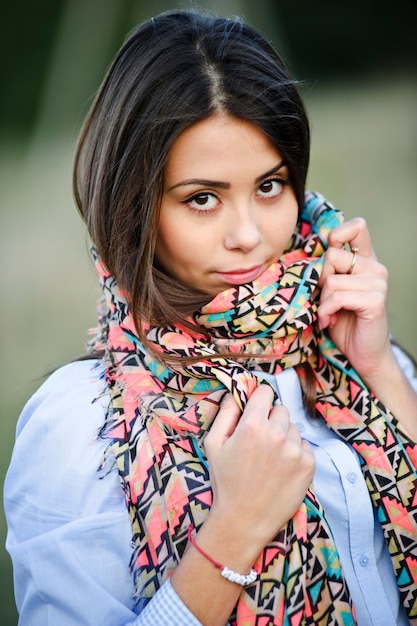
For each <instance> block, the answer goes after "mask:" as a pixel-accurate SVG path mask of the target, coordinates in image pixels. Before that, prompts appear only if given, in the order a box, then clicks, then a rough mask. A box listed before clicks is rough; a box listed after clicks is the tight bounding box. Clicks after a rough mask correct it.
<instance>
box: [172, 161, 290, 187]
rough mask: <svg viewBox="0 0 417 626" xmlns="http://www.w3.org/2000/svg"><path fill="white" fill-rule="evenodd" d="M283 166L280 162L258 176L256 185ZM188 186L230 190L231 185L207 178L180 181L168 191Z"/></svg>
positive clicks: (282, 162)
mask: <svg viewBox="0 0 417 626" xmlns="http://www.w3.org/2000/svg"><path fill="white" fill-rule="evenodd" d="M283 165H284V161H280V162H279V163H277V165H274V167H271V169H270V170H268V171H267V172H265V173H264V174H261V175H260V176H257V177H256V178H255V183H259V182H260V181H261V180H263V179H264V178H267V177H268V176H270V175H271V174H274V173H275V172H277V171H278V170H280V169H281V168H282V167H283ZM187 185H201V186H202V187H218V188H220V189H230V183H225V182H223V181H220V180H208V179H206V178H188V179H186V180H182V181H180V182H179V183H175V185H172V186H171V187H169V188H168V191H172V189H176V188H177V187H186V186H187Z"/></svg>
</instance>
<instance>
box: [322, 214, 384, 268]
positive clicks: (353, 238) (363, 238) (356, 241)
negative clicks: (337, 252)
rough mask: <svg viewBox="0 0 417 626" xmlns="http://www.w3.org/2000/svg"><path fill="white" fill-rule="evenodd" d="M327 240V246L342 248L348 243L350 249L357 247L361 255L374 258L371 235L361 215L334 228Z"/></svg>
mask: <svg viewBox="0 0 417 626" xmlns="http://www.w3.org/2000/svg"><path fill="white" fill-rule="evenodd" d="M328 242H329V248H330V247H334V248H339V249H342V248H344V247H345V246H346V244H349V247H350V249H352V248H357V249H358V250H359V253H360V255H361V256H363V257H373V258H375V252H374V249H373V247H372V240H371V235H370V233H369V230H368V226H367V224H366V221H365V220H364V219H363V218H362V217H355V218H354V219H352V220H348V221H347V222H344V223H343V224H341V225H340V226H337V227H336V228H334V229H333V230H332V231H331V232H330V234H329V238H328Z"/></svg>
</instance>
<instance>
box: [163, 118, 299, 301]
mask: <svg viewBox="0 0 417 626" xmlns="http://www.w3.org/2000/svg"><path fill="white" fill-rule="evenodd" d="M288 175H289V173H288V168H287V167H286V164H285V163H284V162H283V160H282V157H281V155H280V154H279V153H278V152H277V150H276V149H275V148H274V147H273V145H272V144H271V142H270V141H269V139H268V138H267V137H266V136H265V135H264V133H263V132H262V131H261V130H259V128H258V127H256V126H254V125H253V124H251V123H249V122H246V121H242V120H238V119H235V118H233V117H229V116H226V115H219V116H216V117H211V118H208V119H205V120H203V121H201V122H198V123H197V124H195V125H193V126H191V127H190V128H188V129H187V130H185V131H184V132H183V133H182V134H181V135H180V136H179V137H178V139H177V140H176V141H175V143H174V145H173V147H172V150H171V152H170V156H169V159H168V163H167V171H166V180H165V188H164V193H163V197H162V205H161V216H160V222H159V233H158V237H157V244H156V259H157V261H158V263H159V264H160V265H161V266H162V268H163V269H164V270H165V272H167V273H168V274H169V275H171V276H173V277H174V278H177V279H178V280H179V281H181V282H182V283H184V284H186V285H189V286H190V287H194V288H197V289H199V290H200V291H203V292H205V293H208V294H211V295H216V294H218V293H220V292H221V291H224V290H225V289H228V288H229V287H230V286H232V285H240V284H243V283H246V282H249V281H252V280H254V279H255V278H257V277H258V276H259V275H260V274H261V273H262V272H263V270H264V269H265V268H267V267H268V266H269V265H271V263H273V262H275V261H277V259H278V258H279V257H280V256H281V254H282V252H283V251H284V249H285V247H286V245H287V243H288V241H289V239H290V237H291V234H292V233H293V231H294V227H295V225H296V222H297V216H298V206H297V201H296V198H295V194H294V191H293V189H292V187H291V186H290V184H289V182H288Z"/></svg>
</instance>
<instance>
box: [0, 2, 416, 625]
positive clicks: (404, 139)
mask: <svg viewBox="0 0 417 626" xmlns="http://www.w3.org/2000/svg"><path fill="white" fill-rule="evenodd" d="M197 4H198V5H199V6H201V7H204V8H208V9H211V10H213V11H215V12H218V13H220V14H223V15H227V16H231V15H240V16H242V17H243V18H244V19H245V20H246V21H248V22H249V23H251V24H253V25H254V26H255V27H256V28H258V29H259V30H261V31H263V33H264V34H265V35H267V37H268V38H269V39H271V40H272V41H273V43H274V44H275V45H276V47H277V48H278V49H279V50H280V52H281V53H282V54H283V56H284V58H285V59H286V61H287V63H288V65H289V67H290V68H291V70H292V71H293V73H294V74H295V75H296V77H297V78H299V79H300V80H302V81H303V92H304V96H305V99H306V103H307V107H308V110H309V113H310V119H311V124H312V136H313V149H312V164H311V169H310V175H309V186H310V187H311V188H313V189H316V190H318V191H321V192H322V193H323V194H324V195H326V196H327V197H328V198H329V199H330V200H331V201H332V202H333V203H334V204H336V206H338V207H340V208H342V209H343V210H344V211H345V213H346V216H347V217H353V216H355V215H362V216H364V217H365V218H366V219H367V221H368V223H369V226H370V228H371V232H372V233H373V237H374V245H375V249H376V251H377V254H378V256H379V257H380V259H381V261H382V262H383V263H385V264H386V265H387V266H388V267H389V270H390V277H391V283H390V284H391V287H390V293H389V315H390V322H391V329H392V332H393V333H394V335H395V337H396V338H397V339H398V340H399V341H400V342H401V343H402V344H403V345H404V346H405V347H406V348H407V349H408V350H409V351H411V352H413V353H414V354H415V355H416V354H417V329H416V321H415V319H416V310H417V289H416V281H415V272H416V269H417V246H416V244H415V242H416V235H417V223H416V215H415V213H416V211H415V206H416V192H417V185H416V172H417V167H416V166H417V142H416V139H417V118H416V113H417V65H416V44H415V41H416V38H415V32H414V30H415V24H416V23H417V5H416V3H415V0H397V2H395V3H392V2H391V1H389V2H388V0H351V1H350V2H348V3H337V2H334V1H333V0H316V2H314V3H313V2H311V0H294V1H293V2H284V1H282V0H275V1H274V0H269V1H268V0H257V1H256V2H253V1H251V0H240V1H239V0H234V1H233V0H230V1H227V0H222V1H220V0H219V1H218V2H216V1H214V0H213V1H211V2H210V1H204V2H203V1H202V2H200V3H197ZM190 6H191V3H190V2H180V1H178V2H171V1H169V0H166V1H163V0H160V1H159V2H158V1H155V2H150V1H149V2H146V1H142V2H140V1H139V0H38V2H37V3H30V2H28V0H21V1H20V2H19V3H9V4H8V6H7V8H6V7H3V11H2V13H3V15H2V24H1V31H2V36H1V37H0V52H1V53H0V80H1V83H0V84H1V94H2V95H1V98H0V200H1V205H0V237H1V245H0V260H1V263H0V267H1V270H0V280H1V294H2V295H1V298H2V303H1V325H0V328H1V330H0V332H1V337H0V339H1V349H2V358H1V372H0V394H1V404H0V406H1V415H0V428H1V435H0V472H1V478H2V480H3V478H4V475H5V472H6V469H7V465H8V463H9V459H10V454H11V450H12V445H13V438H14V431H15V425H16V420H17V417H18V414H19V412H20V410H21V408H22V406H23V404H24V402H25V401H26V399H27V398H28V396H29V395H30V394H31V393H32V392H33V391H34V389H35V388H36V387H38V386H39V384H40V382H41V380H42V376H43V375H44V374H45V372H47V371H49V370H51V369H53V368H55V367H57V366H59V365H60V364H62V363H65V362H66V361H68V360H70V359H73V358H75V357H77V356H78V355H80V354H82V353H83V352H84V345H85V340H86V336H87V333H86V331H87V329H88V328H89V327H91V326H93V325H94V323H95V302H96V296H97V290H96V279H95V275H94V272H93V270H92V268H91V265H90V261H89V259H88V254H87V239H86V236H85V232H84V228H83V226H82V224H81V220H80V219H79V217H78V215H77V212H76V209H75V206H74V204H73V200H72V192H71V165H72V154H73V150H74V144H75V141H76V136H77V132H78V129H79V127H80V124H81V121H82V119H83V116H84V114H85V113H86V111H87V108H88V105H89V103H90V102H91V99H92V97H93V95H94V92H95V90H96V89H97V87H98V85H99V83H100V81H101V78H102V75H103V72H104V70H105V68H106V67H107V65H108V64H109V62H110V60H111V58H112V56H113V54H114V53H115V51H116V49H117V48H118V47H119V45H120V44H121V42H122V40H123V38H124V36H125V34H126V33H127V32H128V30H129V29H130V28H132V27H133V26H134V25H135V24H136V23H137V22H139V21H142V20H143V19H145V18H147V17H150V16H151V15H154V14H156V13H159V12H160V11H163V10H167V9H171V8H187V7H190ZM33 445H34V446H35V445H36V442H34V444H33ZM28 463H30V460H29V459H28ZM24 523H25V521H24V520H22V524H24ZM5 536H6V527H5V521H4V515H3V513H2V515H1V518H0V543H1V551H0V580H1V581H2V584H1V585H0V624H2V626H9V625H13V624H16V623H17V615H16V611H15V607H14V600H13V590H12V573H11V565H10V562H9V558H8V556H7V554H6V552H5V550H4V549H3V545H4V540H5ZM58 626H59V625H58Z"/></svg>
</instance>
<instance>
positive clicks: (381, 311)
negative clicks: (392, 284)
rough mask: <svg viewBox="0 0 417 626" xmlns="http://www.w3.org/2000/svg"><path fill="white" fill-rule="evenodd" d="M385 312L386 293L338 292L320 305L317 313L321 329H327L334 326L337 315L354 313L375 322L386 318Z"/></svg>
mask: <svg viewBox="0 0 417 626" xmlns="http://www.w3.org/2000/svg"><path fill="white" fill-rule="evenodd" d="M385 310H386V293H385V291H382V290H378V291H373V292H366V293H365V292H359V291H338V292H334V293H333V294H331V295H330V296H329V297H328V298H326V299H325V300H324V301H323V302H322V303H321V304H320V305H319V307H318V310H317V313H318V319H319V324H320V328H327V326H333V325H334V323H335V315H337V314H339V313H341V312H348V311H350V312H354V313H356V315H357V316H359V317H360V318H361V319H362V320H364V321H368V322H375V320H377V319H380V318H382V317H383V316H385Z"/></svg>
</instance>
